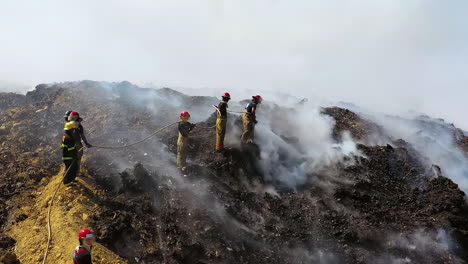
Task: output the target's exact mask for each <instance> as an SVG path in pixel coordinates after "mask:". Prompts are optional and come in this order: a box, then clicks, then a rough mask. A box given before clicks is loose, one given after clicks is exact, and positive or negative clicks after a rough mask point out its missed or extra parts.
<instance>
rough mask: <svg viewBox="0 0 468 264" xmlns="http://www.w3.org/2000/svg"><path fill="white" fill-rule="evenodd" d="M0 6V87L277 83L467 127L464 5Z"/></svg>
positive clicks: (113, 2) (196, 1) (112, 1)
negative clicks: (78, 82)
mask: <svg viewBox="0 0 468 264" xmlns="http://www.w3.org/2000/svg"><path fill="white" fill-rule="evenodd" d="M0 7H1V8H0V87H5V86H7V87H10V88H9V89H13V88H14V85H12V84H19V85H23V87H24V85H27V86H29V87H33V86H34V85H35V84H38V83H47V82H59V81H72V80H82V79H90V80H106V81H121V80H128V81H131V82H134V83H137V84H145V83H149V82H152V83H155V84H158V85H166V86H184V87H211V88H219V87H223V88H226V89H229V90H230V91H231V92H232V93H234V94H235V91H236V89H259V90H277V91H283V92H290V93H293V94H296V95H298V96H299V97H322V98H326V99H330V100H343V101H352V102H354V103H356V104H358V105H362V106H366V107H371V108H373V109H375V110H380V111H385V112H395V111H397V110H416V111H421V112H426V113H428V114H430V115H432V116H435V117H443V118H446V119H447V120H448V121H449V122H455V124H456V125H457V126H460V127H462V128H464V129H465V130H468V114H467V110H468V108H467V107H466V106H465V102H466V101H467V98H468V74H467V69H468V67H467V66H468V17H467V16H466V14H468V1H466V0H445V1H441V0H231V1H227V0H225V1H223V0H192V1H190V0H185V1H184V0H146V1H138V0H131V1H130V0H126V1H124V0H80V1H68V0H41V1H35V0H30V1H24V0H14V1H13V0H10V1H8V0H0ZM2 83H3V85H1V84H2ZM5 83H7V85H5ZM2 89H3V90H5V88H2Z"/></svg>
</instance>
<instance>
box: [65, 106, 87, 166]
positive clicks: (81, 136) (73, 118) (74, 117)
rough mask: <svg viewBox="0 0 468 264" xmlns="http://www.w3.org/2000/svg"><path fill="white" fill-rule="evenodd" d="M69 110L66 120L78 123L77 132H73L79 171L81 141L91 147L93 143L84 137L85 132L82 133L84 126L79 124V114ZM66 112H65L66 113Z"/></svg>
mask: <svg viewBox="0 0 468 264" xmlns="http://www.w3.org/2000/svg"><path fill="white" fill-rule="evenodd" d="M68 112H70V113H69V115H68V121H69V122H76V123H77V124H78V129H77V131H78V133H75V141H76V148H77V149H78V157H77V161H76V163H77V165H78V171H77V173H79V171H80V166H81V158H82V157H83V144H82V143H81V142H82V141H83V143H84V144H85V146H86V147H87V148H91V147H92V146H93V145H91V144H89V142H88V140H87V139H86V136H85V133H84V128H83V126H82V125H81V121H83V118H81V117H80V114H79V113H78V112H76V111H68ZM68 112H67V113H68ZM67 113H65V116H67Z"/></svg>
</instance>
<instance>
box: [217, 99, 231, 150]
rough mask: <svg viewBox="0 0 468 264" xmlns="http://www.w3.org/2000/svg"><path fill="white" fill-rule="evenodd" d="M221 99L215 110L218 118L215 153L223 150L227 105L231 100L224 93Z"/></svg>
mask: <svg viewBox="0 0 468 264" xmlns="http://www.w3.org/2000/svg"><path fill="white" fill-rule="evenodd" d="M221 97H222V101H221V102H220V103H219V104H218V107H217V109H216V114H217V116H218V118H217V119H216V151H223V150H224V136H225V135H226V125H227V108H228V104H227V103H228V102H229V100H230V99H231V95H230V94H229V93H224V94H223V95H222V96H221Z"/></svg>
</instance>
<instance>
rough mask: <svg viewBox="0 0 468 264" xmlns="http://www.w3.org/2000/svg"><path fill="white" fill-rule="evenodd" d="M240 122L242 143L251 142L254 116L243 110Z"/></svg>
mask: <svg viewBox="0 0 468 264" xmlns="http://www.w3.org/2000/svg"><path fill="white" fill-rule="evenodd" d="M242 123H243V124H244V133H242V137H241V141H242V143H247V142H253V140H254V130H255V123H254V116H253V115H252V114H251V113H249V112H244V114H243V115H242Z"/></svg>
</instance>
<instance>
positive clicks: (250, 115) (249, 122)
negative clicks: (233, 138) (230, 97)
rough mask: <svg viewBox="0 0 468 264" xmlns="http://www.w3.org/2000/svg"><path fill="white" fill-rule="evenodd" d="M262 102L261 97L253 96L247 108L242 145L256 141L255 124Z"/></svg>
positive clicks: (243, 117) (243, 119) (244, 115)
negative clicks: (258, 108)
mask: <svg viewBox="0 0 468 264" xmlns="http://www.w3.org/2000/svg"><path fill="white" fill-rule="evenodd" d="M262 100H263V99H262V97H261V96H260V95H255V96H252V101H251V102H250V103H249V104H248V105H246V106H245V110H244V114H243V115H242V123H243V124H244V132H243V133H242V137H241V141H242V143H252V142H253V140H254V132H255V124H257V118H256V112H257V107H258V105H259V104H261V103H262Z"/></svg>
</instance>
